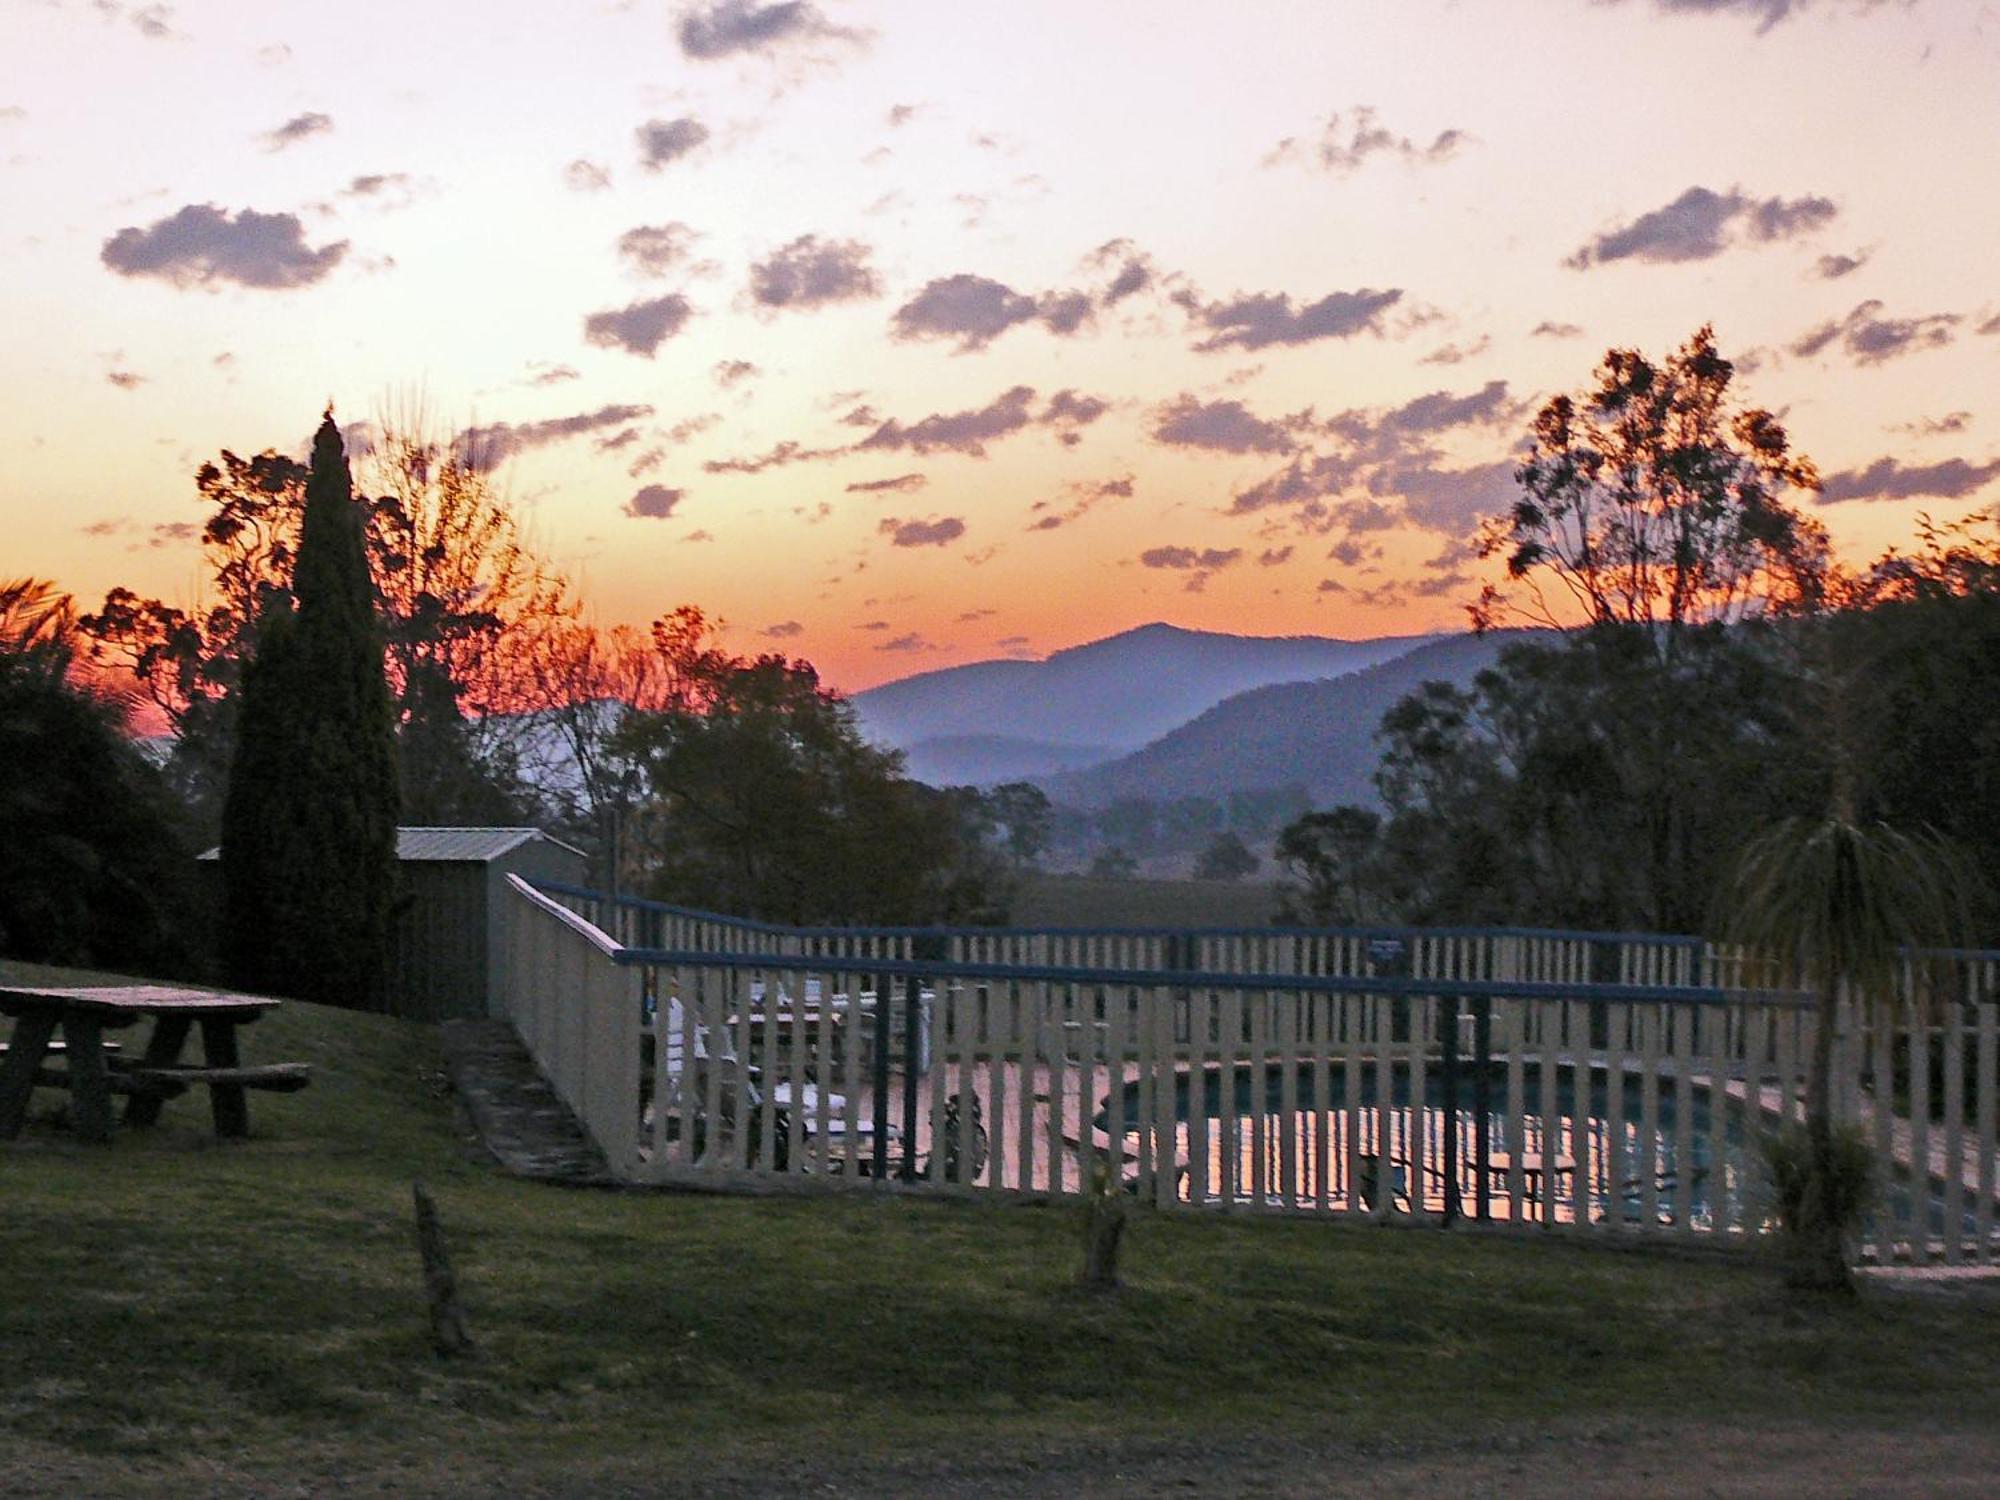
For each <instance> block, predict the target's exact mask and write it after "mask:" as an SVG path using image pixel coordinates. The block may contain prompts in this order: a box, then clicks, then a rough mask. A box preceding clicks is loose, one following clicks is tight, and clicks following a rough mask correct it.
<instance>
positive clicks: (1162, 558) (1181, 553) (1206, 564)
mask: <svg viewBox="0 0 2000 1500" xmlns="http://www.w3.org/2000/svg"><path fill="white" fill-rule="evenodd" d="M1242 556H1243V549H1242V548H1241V547H1228V548H1223V547H1201V548H1195V547H1149V548H1147V550H1146V551H1144V552H1141V553H1140V554H1139V561H1140V562H1141V563H1142V564H1143V565H1145V566H1146V567H1149V568H1172V569H1175V570H1177V571H1183V572H1184V571H1189V570H1192V569H1197V568H1198V569H1201V570H1203V571H1213V570H1214V569H1216V568H1226V567H1228V566H1229V565H1230V564H1231V563H1233V562H1235V561H1237V560H1238V559H1239V558H1241V557H1242Z"/></svg>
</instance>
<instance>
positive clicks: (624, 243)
mask: <svg viewBox="0 0 2000 1500" xmlns="http://www.w3.org/2000/svg"><path fill="white" fill-rule="evenodd" d="M699 238H700V236H699V235H697V234H696V233H695V232H694V231H693V230H692V229H690V228H689V227H688V226H687V225H685V224H683V223H681V222H679V221H678V220H676V221H674V222H673V223H669V224H641V225H639V226H638V227H637V228H634V229H628V230H626V231H625V232H624V233H623V234H621V235H619V236H618V254H619V255H620V257H622V258H623V260H624V261H625V263H626V264H627V265H628V266H630V267H631V268H632V269H633V270H635V271H637V272H638V273H639V274H640V275H641V276H665V275H667V274H668V273H669V272H671V271H674V270H676V269H677V268H678V267H680V266H681V265H683V264H684V263H685V262H686V261H687V258H688V256H689V255H691V254H692V253H693V250H694V242H695V241H696V240H697V239H699Z"/></svg>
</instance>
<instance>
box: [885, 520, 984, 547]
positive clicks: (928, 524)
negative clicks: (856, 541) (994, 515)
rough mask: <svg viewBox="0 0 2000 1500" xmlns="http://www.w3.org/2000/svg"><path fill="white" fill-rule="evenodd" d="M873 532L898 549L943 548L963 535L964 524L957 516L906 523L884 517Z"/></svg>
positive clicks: (908, 521)
mask: <svg viewBox="0 0 2000 1500" xmlns="http://www.w3.org/2000/svg"><path fill="white" fill-rule="evenodd" d="M875 530H876V531H877V532H879V533H880V534H881V535H883V536H886V537H888V538H889V540H890V542H891V543H892V544H893V545H895V546H898V547H944V546H949V545H950V544H951V543H953V542H955V541H957V540H958V539H959V538H960V537H962V536H964V535H965V522H964V521H963V520H961V519H960V518H959V517H957V516H933V517H931V518H929V519H928V520H917V519H911V520H907V521H906V520H902V519H900V518H898V517H896V516H884V517H883V518H882V520H881V522H880V523H879V524H878V525H877V526H876V528H875Z"/></svg>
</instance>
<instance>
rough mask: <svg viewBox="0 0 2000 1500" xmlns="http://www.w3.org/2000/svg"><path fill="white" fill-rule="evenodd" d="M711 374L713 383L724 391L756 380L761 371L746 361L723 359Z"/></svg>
mask: <svg viewBox="0 0 2000 1500" xmlns="http://www.w3.org/2000/svg"><path fill="white" fill-rule="evenodd" d="M713 374H714V376H715V383H716V384H717V385H719V386H721V387H722V388H723V389H724V390H725V391H726V390H731V389H733V388H734V387H736V386H739V385H741V384H742V383H743V382H744V381H746V380H751V379H754V378H756V377H757V376H758V375H761V374H763V371H761V370H759V369H758V368H757V366H755V365H753V364H752V363H750V361H749V360H747V359H725V360H720V361H718V362H717V364H716V366H715V369H714V371H713Z"/></svg>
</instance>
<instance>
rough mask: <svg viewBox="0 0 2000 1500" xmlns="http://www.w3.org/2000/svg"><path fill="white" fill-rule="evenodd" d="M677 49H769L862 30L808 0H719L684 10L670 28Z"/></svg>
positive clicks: (701, 52)
mask: <svg viewBox="0 0 2000 1500" xmlns="http://www.w3.org/2000/svg"><path fill="white" fill-rule="evenodd" d="M675 35H676V36H677V37H678V38H679V40H680V44H681V51H683V52H684V53H686V54H687V55H688V56H689V57H691V58H695V59H696V60H698V61H701V62H713V61H715V60H716V59H718V58H724V57H735V56H738V55H741V54H744V53H763V54H767V55H768V54H771V53H775V52H778V51H780V50H782V49H786V48H796V47H802V46H804V47H810V46H812V45H813V44H816V43H821V42H846V43H854V44H858V43H861V42H864V41H866V40H867V33H866V32H863V31H857V30H854V29H853V28H851V27H847V26H836V25H834V24H833V22H831V21H829V20H828V19H827V18H826V16H825V15H824V14H822V13H821V11H820V8H819V7H818V6H817V5H814V4H811V3H810V0H785V3H780V4H772V5H759V4H756V3H755V0H720V3H719V4H714V5H705V6H697V7H694V8H693V9H690V10H687V11H685V12H683V14H682V16H681V22H680V25H679V26H678V27H677V28H676V30H675Z"/></svg>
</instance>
